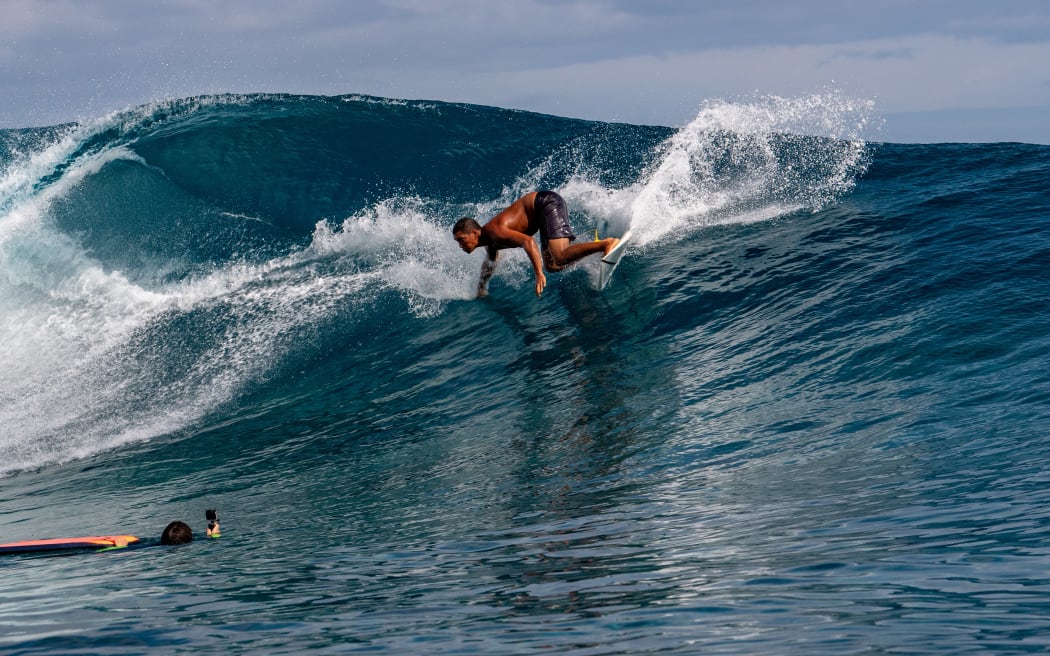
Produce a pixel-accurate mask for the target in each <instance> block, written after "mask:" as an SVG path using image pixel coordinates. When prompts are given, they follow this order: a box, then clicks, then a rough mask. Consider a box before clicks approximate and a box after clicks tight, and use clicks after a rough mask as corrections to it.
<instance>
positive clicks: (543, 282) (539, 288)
mask: <svg viewBox="0 0 1050 656" xmlns="http://www.w3.org/2000/svg"><path fill="white" fill-rule="evenodd" d="M546 286H547V276H545V275H543V274H542V273H537V274H536V296H539V295H540V294H542V293H543V288H544V287H546Z"/></svg>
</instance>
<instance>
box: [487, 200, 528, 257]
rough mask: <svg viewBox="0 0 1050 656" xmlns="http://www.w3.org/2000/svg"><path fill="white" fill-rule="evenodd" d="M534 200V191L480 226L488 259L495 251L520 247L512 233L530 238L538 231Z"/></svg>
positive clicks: (518, 241)
mask: <svg viewBox="0 0 1050 656" xmlns="http://www.w3.org/2000/svg"><path fill="white" fill-rule="evenodd" d="M535 200H536V192H535V191H533V192H530V193H528V194H525V195H524V196H522V197H521V198H519V199H518V200H516V201H514V202H513V203H512V204H511V206H510V207H508V208H507V209H505V210H503V211H502V212H500V213H499V214H497V215H496V216H494V217H492V218H491V219H490V220H489V221H488V223H486V224H485V225H484V226H482V228H481V235H482V243H483V244H484V245H485V247H486V248H487V249H488V251H489V255H490V258H491V256H493V255H494V254H495V251H497V250H502V249H504V248H515V247H520V246H521V243H520V240H519V239H515V238H514V236H515V235H514V234H513V233H517V234H518V235H521V234H525V235H529V236H530V237H531V236H532V235H534V234H536V233H537V232H538V231H539V229H540V219H539V217H538V216H537V215H536V208H535V204H534V202H535Z"/></svg>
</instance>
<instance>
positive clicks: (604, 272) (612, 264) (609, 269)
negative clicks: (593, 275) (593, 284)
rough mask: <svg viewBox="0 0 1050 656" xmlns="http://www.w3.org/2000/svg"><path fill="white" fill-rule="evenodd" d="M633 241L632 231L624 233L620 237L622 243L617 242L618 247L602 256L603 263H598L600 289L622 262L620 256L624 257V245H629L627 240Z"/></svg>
mask: <svg viewBox="0 0 1050 656" xmlns="http://www.w3.org/2000/svg"><path fill="white" fill-rule="evenodd" d="M629 241H631V231H630V230H628V231H627V232H625V233H623V236H622V237H620V243H618V244H616V247H615V248H613V249H612V250H611V251H609V252H608V253H607V254H606V255H605V256H604V257H602V263H601V264H600V265H598V289H602V288H604V287H605V285H606V284H608V282H609V278H611V277H612V273H613V271H615V270H616V267H617V266H619V264H620V258H622V257H623V253H624V247H625V246H627V242H629Z"/></svg>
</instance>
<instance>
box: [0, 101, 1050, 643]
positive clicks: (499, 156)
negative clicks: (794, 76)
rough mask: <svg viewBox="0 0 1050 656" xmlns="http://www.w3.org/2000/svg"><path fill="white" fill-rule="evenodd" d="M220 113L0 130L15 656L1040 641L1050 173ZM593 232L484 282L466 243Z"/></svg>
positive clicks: (599, 128) (288, 113)
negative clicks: (497, 219)
mask: <svg viewBox="0 0 1050 656" xmlns="http://www.w3.org/2000/svg"><path fill="white" fill-rule="evenodd" d="M873 120H875V117H874V115H873V114H872V109H871V107H870V105H869V104H867V103H865V102H861V101H856V100H853V99H850V98H846V97H843V96H841V95H838V94H834V93H828V94H822V95H815V96H812V97H805V98H796V99H781V98H769V99H759V100H755V101H754V102H751V103H728V102H724V103H723V102H714V103H710V104H708V105H705V106H704V107H701V108H700V109H699V111H698V114H697V116H696V118H695V119H694V120H693V121H692V122H691V123H689V124H688V125H686V126H683V127H681V128H680V129H676V130H672V129H668V128H662V127H649V126H632V125H618V124H605V123H595V122H587V121H580V120H570V119H563V118H558V117H552V116H542V115H536V114H530V113H524V112H516V111H508V110H501V109H494V108H486V107H477V106H469V105H456V104H444V103H437V102H415V101H398V100H386V99H379V98H372V97H364V96H346V97H326V98H321V97H299V96H229V97H227V96H223V97H204V98H194V99H183V100H176V101H168V102H161V103H156V104H153V105H150V106H146V107H141V108H137V109H132V110H127V111H124V112H120V113H116V114H113V115H109V116H105V117H101V118H98V119H96V120H92V121H84V122H82V123H78V124H75V125H64V126H55V127H50V128H34V129H24V130H7V131H0V542H9V541H15V540H27V539H34V538H52V537H63V536H75V535H90V534H103V535H104V534H113V533H131V534H134V535H139V536H142V537H148V538H156V537H157V536H159V535H160V532H161V530H162V528H163V527H164V525H165V524H167V523H168V522H169V521H170V520H173V519H182V520H184V521H187V522H188V523H190V525H191V526H193V528H194V529H195V530H196V531H197V533H198V535H201V534H203V531H204V526H205V521H204V510H205V508H217V509H218V510H219V514H220V516H221V517H222V519H223V523H222V526H223V537H222V538H221V539H220V540H205V539H198V540H196V541H194V542H193V543H191V544H188V545H181V546H177V547H162V546H155V547H149V548H144V549H134V550H124V551H116V552H106V553H79V554H74V555H60V556H55V555H45V556H41V555H18V556H5V557H0V574H2V576H3V584H2V586H0V653H4V654H49V655H51V654H142V653H195V654H197V653H222V654H240V653H245V654H294V653H302V652H310V653H317V654H329V653H330V654H346V653H391V654H436V653H441V654H526V653H560V654H573V655H584V654H586V655H593V654H628V653H630V654H655V653H660V654H697V653H702V654H889V653H893V654H910V653H915V654H953V655H954V654H970V653H975V654H976V653H980V654H987V653H995V654H1025V653H1044V652H1045V651H1046V650H1047V649H1048V648H1050V574H1048V572H1050V546H1048V543H1050V539H1048V538H1050V374H1048V370H1050V366H1048V365H1050V330H1048V319H1050V303H1048V298H1050V231H1048V229H1047V221H1048V218H1050V148H1047V147H1045V146H1031V145H1023V144H983V145H973V144H941V145H900V144H888V143H868V142H865V141H864V140H863V139H862V138H861V136H860V135H862V134H864V133H865V131H866V130H868V128H869V126H870V124H871V122H872V121H873ZM540 188H549V189H554V190H556V191H558V192H559V193H561V194H562V195H563V196H564V197H565V198H566V200H567V202H568V205H569V209H570V222H571V223H572V225H573V227H574V228H575V229H576V231H577V234H578V235H580V237H581V238H583V239H588V238H591V237H592V236H593V234H594V232H595V231H598V232H599V233H600V234H601V235H603V236H605V235H616V234H619V233H621V232H622V231H623V230H625V229H627V228H628V227H630V228H631V229H632V230H633V232H634V234H635V235H636V239H635V240H634V242H633V243H632V245H631V246H630V247H629V248H628V251H627V256H626V258H625V259H624V260H623V262H622V264H621V266H620V267H619V269H618V270H617V271H616V274H615V276H614V278H613V280H612V281H611V283H610V284H609V285H608V286H607V287H606V288H605V289H604V290H601V291H599V290H597V288H596V287H597V285H596V280H597V262H596V261H593V259H592V260H585V261H583V262H581V263H580V264H579V265H578V266H576V267H575V268H573V269H571V270H569V271H566V272H562V273H558V274H552V275H551V276H549V277H548V287H547V290H546V291H545V292H544V294H543V295H542V297H540V298H536V297H535V295H534V293H533V289H532V284H531V270H530V268H529V266H528V263H527V261H526V259H525V257H524V255H523V254H522V253H512V252H506V257H504V258H501V260H502V261H501V264H500V268H499V269H498V271H497V274H496V276H495V277H494V279H493V281H492V283H491V285H490V296H489V297H488V298H486V299H482V300H475V299H473V298H472V292H473V290H474V285H475V282H476V279H477V275H478V272H479V270H480V267H481V254H480V252H478V253H475V254H472V255H466V254H464V253H462V252H461V251H460V250H459V249H458V248H457V246H456V244H455V242H454V241H453V240H452V238H451V234H450V227H451V225H452V224H453V223H454V222H455V220H456V219H457V218H458V217H460V216H464V215H472V216H477V217H479V218H482V219H484V218H488V217H489V216H492V215H493V214H495V213H496V212H497V211H499V210H500V209H501V208H502V207H503V206H505V205H506V204H508V203H509V202H511V201H513V200H514V199H515V198H516V197H518V196H519V195H521V194H522V193H525V192H527V191H530V190H533V189H540Z"/></svg>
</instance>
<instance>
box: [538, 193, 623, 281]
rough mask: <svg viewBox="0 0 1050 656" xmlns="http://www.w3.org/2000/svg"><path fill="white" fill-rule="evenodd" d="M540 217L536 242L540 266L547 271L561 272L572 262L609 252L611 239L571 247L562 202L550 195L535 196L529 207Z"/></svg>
mask: <svg viewBox="0 0 1050 656" xmlns="http://www.w3.org/2000/svg"><path fill="white" fill-rule="evenodd" d="M533 206H534V207H535V208H536V211H537V212H538V213H539V215H540V219H541V220H540V241H541V242H542V245H543V264H544V266H545V267H546V268H547V270H548V271H561V270H562V269H564V268H565V267H566V266H568V265H570V264H572V263H573V262H575V261H576V260H578V259H580V258H583V257H587V256H588V255H592V254H594V253H601V254H603V255H604V254H605V253H608V252H609V251H611V250H612V248H613V246H615V245H616V242H617V241H619V240H618V239H615V238H610V239H602V240H600V241H585V242H581V243H579V244H571V242H572V241H574V240H575V239H576V235H575V234H573V232H572V228H571V227H569V210H568V208H567V207H566V206H565V199H564V198H562V197H561V196H559V195H558V194H556V193H554V192H553V191H539V192H536V199H535V201H534V203H533Z"/></svg>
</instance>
